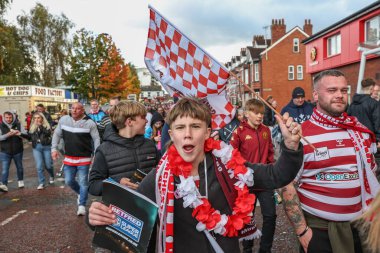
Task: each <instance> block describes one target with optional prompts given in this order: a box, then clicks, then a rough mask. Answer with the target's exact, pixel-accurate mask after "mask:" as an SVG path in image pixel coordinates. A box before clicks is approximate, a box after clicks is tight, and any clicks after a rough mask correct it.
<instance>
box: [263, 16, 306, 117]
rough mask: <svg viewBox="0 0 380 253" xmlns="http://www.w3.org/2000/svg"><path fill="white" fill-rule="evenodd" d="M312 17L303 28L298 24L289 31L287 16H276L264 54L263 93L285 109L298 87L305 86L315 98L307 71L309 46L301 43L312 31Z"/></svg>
mask: <svg viewBox="0 0 380 253" xmlns="http://www.w3.org/2000/svg"><path fill="white" fill-rule="evenodd" d="M312 27H313V26H312V24H311V22H310V20H305V24H304V26H303V29H301V28H299V27H298V26H296V27H294V28H293V29H291V30H290V31H288V32H286V25H285V21H284V19H279V20H272V25H271V36H272V41H271V45H270V47H268V48H267V49H265V50H264V51H263V52H261V54H260V58H261V70H262V71H261V95H262V97H263V98H266V97H267V96H269V95H272V96H273V97H274V98H275V99H276V100H277V102H278V110H281V108H282V107H284V106H285V105H286V104H287V103H288V102H289V101H290V99H291V94H292V91H293V89H294V88H295V87H297V86H300V87H302V88H304V90H305V93H306V99H311V97H312V94H311V92H312V89H311V85H310V83H311V77H310V75H308V74H306V72H305V58H306V51H305V46H304V45H303V44H302V43H301V42H302V41H303V40H304V39H306V38H308V37H309V36H310V35H311V33H312Z"/></svg>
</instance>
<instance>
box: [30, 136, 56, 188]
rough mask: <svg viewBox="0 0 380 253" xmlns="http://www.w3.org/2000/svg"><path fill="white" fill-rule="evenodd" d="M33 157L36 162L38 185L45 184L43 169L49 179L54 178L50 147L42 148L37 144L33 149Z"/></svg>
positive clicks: (42, 146)
mask: <svg viewBox="0 0 380 253" xmlns="http://www.w3.org/2000/svg"><path fill="white" fill-rule="evenodd" d="M33 157H34V161H35V162H36V167H37V174H38V184H45V175H44V167H45V169H46V170H47V172H49V175H50V176H51V177H54V171H53V160H52V159H51V145H47V146H44V145H42V144H41V143H37V145H36V147H35V148H33Z"/></svg>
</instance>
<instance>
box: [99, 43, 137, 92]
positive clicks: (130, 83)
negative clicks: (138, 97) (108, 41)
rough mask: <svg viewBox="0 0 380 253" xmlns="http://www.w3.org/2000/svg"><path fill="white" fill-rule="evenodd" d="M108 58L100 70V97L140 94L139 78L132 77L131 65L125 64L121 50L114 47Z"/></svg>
mask: <svg viewBox="0 0 380 253" xmlns="http://www.w3.org/2000/svg"><path fill="white" fill-rule="evenodd" d="M108 56H109V58H108V59H107V60H106V61H105V62H104V63H103V64H102V66H101V67H100V69H99V73H100V83H99V86H98V87H99V92H98V94H99V96H100V97H106V98H109V97H113V96H115V95H120V96H122V97H127V96H128V95H129V94H138V93H140V88H139V82H136V80H138V78H137V76H136V75H135V76H134V75H132V71H131V69H130V66H129V64H125V63H124V59H123V58H122V57H121V55H120V52H119V50H118V49H117V48H116V47H115V46H112V47H111V48H110V50H109V52H108ZM100 97H99V98H100Z"/></svg>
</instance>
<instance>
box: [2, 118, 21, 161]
mask: <svg viewBox="0 0 380 253" xmlns="http://www.w3.org/2000/svg"><path fill="white" fill-rule="evenodd" d="M6 113H11V112H6ZM12 117H13V121H12V123H10V124H8V123H7V122H6V121H5V120H3V122H2V123H1V124H0V146H1V152H3V153H6V154H9V155H15V154H19V153H21V152H22V151H24V147H23V141H22V139H21V138H20V136H16V135H14V136H11V137H8V136H7V134H8V133H9V132H10V131H11V129H13V130H18V131H20V132H21V137H24V138H28V135H27V133H26V132H25V129H24V127H23V126H22V125H21V124H20V121H18V119H17V118H16V115H14V114H13V113H12Z"/></svg>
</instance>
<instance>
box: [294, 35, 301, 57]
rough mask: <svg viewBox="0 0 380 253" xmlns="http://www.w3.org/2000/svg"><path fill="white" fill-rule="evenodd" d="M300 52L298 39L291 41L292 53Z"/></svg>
mask: <svg viewBox="0 0 380 253" xmlns="http://www.w3.org/2000/svg"><path fill="white" fill-rule="evenodd" d="M299 52H300V39H299V38H294V39H293V53H299Z"/></svg>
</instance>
